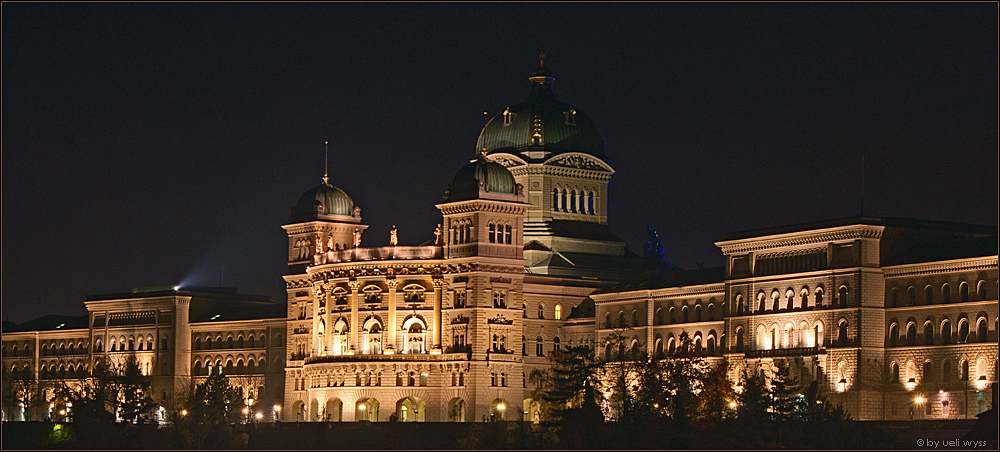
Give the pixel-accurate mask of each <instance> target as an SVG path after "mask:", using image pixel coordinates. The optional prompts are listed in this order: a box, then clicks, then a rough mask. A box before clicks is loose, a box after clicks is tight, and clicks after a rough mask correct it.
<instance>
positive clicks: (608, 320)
mask: <svg viewBox="0 0 1000 452" xmlns="http://www.w3.org/2000/svg"><path fill="white" fill-rule="evenodd" d="M604 328H611V313H610V312H607V313H605V314H604Z"/></svg>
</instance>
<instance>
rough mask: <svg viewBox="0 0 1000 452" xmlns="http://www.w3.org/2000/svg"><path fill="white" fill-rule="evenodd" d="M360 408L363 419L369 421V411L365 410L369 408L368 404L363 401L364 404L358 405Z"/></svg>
mask: <svg viewBox="0 0 1000 452" xmlns="http://www.w3.org/2000/svg"><path fill="white" fill-rule="evenodd" d="M358 409H359V410H361V420H363V421H367V420H368V413H367V412H366V411H365V410H367V409H368V405H365V404H363V403H362V404H360V405H358Z"/></svg>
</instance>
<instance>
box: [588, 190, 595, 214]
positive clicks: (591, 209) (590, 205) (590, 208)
mask: <svg viewBox="0 0 1000 452" xmlns="http://www.w3.org/2000/svg"><path fill="white" fill-rule="evenodd" d="M587 213H589V214H591V215H594V192H590V194H588V195H587Z"/></svg>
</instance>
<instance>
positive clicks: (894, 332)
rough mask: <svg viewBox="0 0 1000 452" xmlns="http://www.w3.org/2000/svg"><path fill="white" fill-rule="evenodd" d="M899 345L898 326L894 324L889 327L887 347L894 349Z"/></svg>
mask: <svg viewBox="0 0 1000 452" xmlns="http://www.w3.org/2000/svg"><path fill="white" fill-rule="evenodd" d="M897 345H899V325H896V324H895V323H893V324H892V326H890V327H889V346H890V347H895V346H897Z"/></svg>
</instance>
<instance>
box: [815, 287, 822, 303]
mask: <svg viewBox="0 0 1000 452" xmlns="http://www.w3.org/2000/svg"><path fill="white" fill-rule="evenodd" d="M816 307H817V308H821V307H823V288H822V287H817V288H816Z"/></svg>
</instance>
